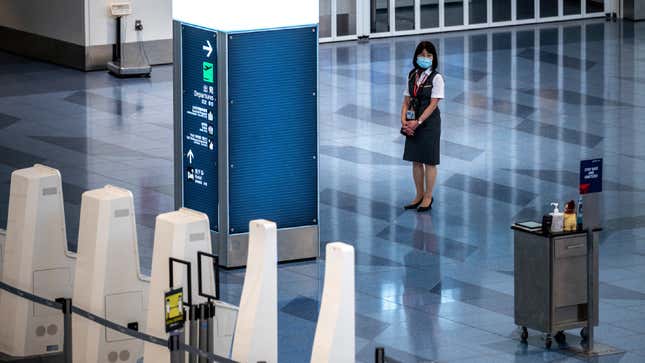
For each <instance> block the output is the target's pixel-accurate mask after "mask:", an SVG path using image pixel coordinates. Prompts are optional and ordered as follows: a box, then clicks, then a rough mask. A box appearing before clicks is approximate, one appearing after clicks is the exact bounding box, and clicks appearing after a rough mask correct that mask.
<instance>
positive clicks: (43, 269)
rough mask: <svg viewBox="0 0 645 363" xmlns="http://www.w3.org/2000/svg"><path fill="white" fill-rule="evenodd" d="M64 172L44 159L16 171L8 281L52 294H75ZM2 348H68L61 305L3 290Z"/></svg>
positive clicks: (15, 351)
mask: <svg viewBox="0 0 645 363" xmlns="http://www.w3.org/2000/svg"><path fill="white" fill-rule="evenodd" d="M61 185H62V184H61V175H60V172H59V171H58V170H56V169H52V168H49V167H46V166H43V165H38V164H36V165H34V166H33V167H31V168H26V169H21V170H16V171H14V172H13V173H12V174H11V190H10V195H9V218H8V221H7V231H6V232H7V234H6V241H5V244H4V249H3V253H2V281H3V282H5V283H7V284H9V285H12V286H14V287H17V288H19V289H22V290H25V291H28V292H31V293H33V294H35V295H38V296H41V297H45V298H48V299H52V300H53V299H56V298H61V297H68V298H69V297H71V296H72V286H73V278H74V263H75V260H74V255H73V254H72V253H71V252H69V251H68V250H67V234H66V231H65V213H64V207H63V191H62V187H61ZM0 312H2V313H0V351H2V352H3V353H5V354H8V355H10V356H13V357H26V356H34V355H44V354H49V353H57V352H60V351H61V350H62V349H63V316H62V314H61V313H60V311H58V310H55V309H52V308H49V307H45V306H43V305H39V304H35V303H30V302H28V301H27V300H24V299H23V298H21V297H18V296H16V295H12V294H10V293H8V292H6V291H0Z"/></svg>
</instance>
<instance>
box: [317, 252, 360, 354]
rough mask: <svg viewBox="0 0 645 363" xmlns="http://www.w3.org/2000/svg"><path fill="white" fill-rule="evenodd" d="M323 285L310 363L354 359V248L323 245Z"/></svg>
mask: <svg viewBox="0 0 645 363" xmlns="http://www.w3.org/2000/svg"><path fill="white" fill-rule="evenodd" d="M326 256H327V263H326V265H325V286H324V287H323V294H322V301H321V304H320V314H318V324H317V326H316V335H315V337H314V345H313V350H312V353H311V363H332V362H333V363H352V362H354V361H355V354H356V353H355V339H356V338H355V334H354V333H355V321H354V319H355V317H354V296H355V291H354V247H352V246H350V245H348V244H346V243H342V242H335V243H329V244H327V247H326Z"/></svg>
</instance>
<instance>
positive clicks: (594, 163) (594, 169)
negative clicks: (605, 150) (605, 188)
mask: <svg viewBox="0 0 645 363" xmlns="http://www.w3.org/2000/svg"><path fill="white" fill-rule="evenodd" d="M600 192H602V159H592V160H583V161H581V162H580V194H591V193H600Z"/></svg>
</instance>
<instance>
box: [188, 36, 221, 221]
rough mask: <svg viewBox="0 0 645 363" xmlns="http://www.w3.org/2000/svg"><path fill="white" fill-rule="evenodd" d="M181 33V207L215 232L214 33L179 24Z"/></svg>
mask: <svg viewBox="0 0 645 363" xmlns="http://www.w3.org/2000/svg"><path fill="white" fill-rule="evenodd" d="M181 34H182V54H181V57H182V71H181V72H182V88H183V97H182V107H183V109H182V145H183V153H184V159H183V160H184V161H183V173H184V177H183V181H184V187H183V189H184V206H185V207H186V208H190V209H194V210H197V211H200V212H203V213H205V214H207V215H208V219H209V221H210V228H211V229H212V230H214V231H217V230H218V213H217V209H218V194H217V193H218V189H217V79H216V76H217V50H216V45H217V44H216V40H217V39H216V35H217V33H216V32H214V31H211V30H206V29H202V28H198V27H193V26H188V25H182V32H181Z"/></svg>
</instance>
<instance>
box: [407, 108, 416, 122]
mask: <svg viewBox="0 0 645 363" xmlns="http://www.w3.org/2000/svg"><path fill="white" fill-rule="evenodd" d="M414 116H415V114H414V110H408V112H406V113H405V118H407V119H408V120H414V119H415V117H414Z"/></svg>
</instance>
